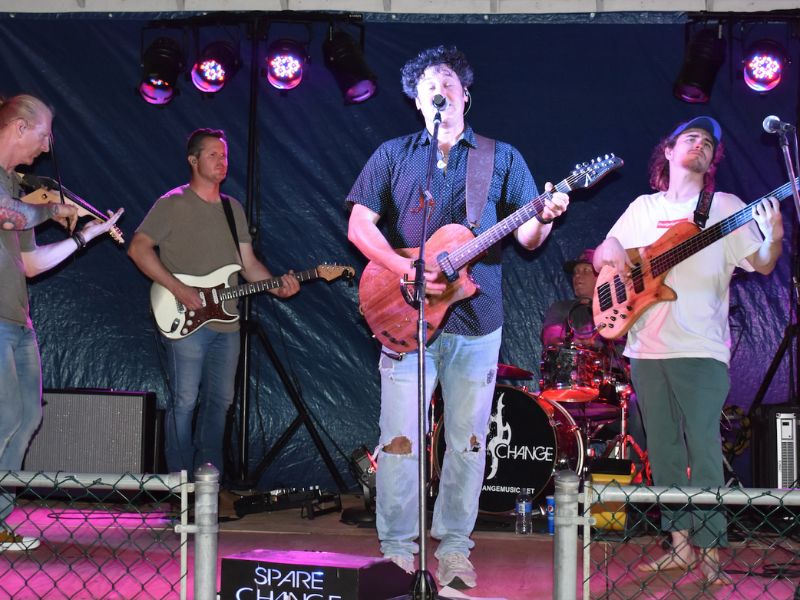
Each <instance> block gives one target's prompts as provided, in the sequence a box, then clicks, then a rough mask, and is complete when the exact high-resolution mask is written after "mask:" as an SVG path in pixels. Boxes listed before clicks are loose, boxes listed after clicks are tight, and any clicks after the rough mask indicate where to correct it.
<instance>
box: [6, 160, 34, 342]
mask: <svg viewBox="0 0 800 600" xmlns="http://www.w3.org/2000/svg"><path fill="white" fill-rule="evenodd" d="M0 187H2V188H3V189H4V190H5V191H6V192H7V193H8V194H9V195H10V196H11V197H12V198H18V197H19V195H20V187H19V181H18V179H17V176H16V175H14V174H11V175H9V174H8V173H6V171H5V170H3V169H0ZM34 249H36V238H35V237H34V234H33V229H26V230H25V231H6V230H3V229H0V319H2V320H3V321H9V322H11V323H15V324H17V325H22V326H23V327H28V328H30V329H33V323H32V322H31V316H30V310H29V306H28V283H27V280H26V278H25V267H24V266H23V264H22V253H23V252H31V251H33V250H34Z"/></svg>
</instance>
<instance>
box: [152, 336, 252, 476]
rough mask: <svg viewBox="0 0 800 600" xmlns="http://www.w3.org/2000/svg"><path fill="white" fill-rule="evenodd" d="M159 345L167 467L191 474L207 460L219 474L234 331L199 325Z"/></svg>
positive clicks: (229, 400) (235, 351) (234, 362)
mask: <svg viewBox="0 0 800 600" xmlns="http://www.w3.org/2000/svg"><path fill="white" fill-rule="evenodd" d="M164 343H165V346H166V353H167V368H168V374H169V385H170V391H171V392H172V398H171V400H170V402H168V403H167V410H166V415H165V417H166V418H165V422H164V432H165V433H164V438H165V444H164V446H165V448H164V453H165V455H166V459H167V469H168V470H169V471H170V473H174V472H177V471H181V470H183V469H185V470H186V471H188V472H189V476H190V477H192V476H193V475H194V470H195V468H197V467H198V466H200V465H202V464H204V463H207V462H210V463H211V464H212V465H214V466H215V467H217V469H219V471H220V473H222V471H223V468H224V461H223V451H222V444H223V437H224V435H225V421H226V419H227V415H228V408H229V407H230V405H231V403H232V402H233V395H234V386H235V378H236V366H237V363H238V361H239V332H238V331H233V332H225V333H221V332H218V331H213V330H211V329H209V328H208V327H203V328H201V329H199V330H197V331H195V332H194V333H193V334H192V335H190V336H189V337H186V338H183V339H180V340H169V339H165V340H164ZM195 409H196V410H197V416H196V417H195ZM193 423H194V428H193V427H192V424H193ZM193 430H194V434H193V433H192V432H193Z"/></svg>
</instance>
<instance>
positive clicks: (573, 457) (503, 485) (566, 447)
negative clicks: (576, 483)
mask: <svg viewBox="0 0 800 600" xmlns="http://www.w3.org/2000/svg"><path fill="white" fill-rule="evenodd" d="M485 449H486V470H485V473H484V478H483V485H482V487H481V495H480V500H479V502H478V508H479V509H480V510H481V511H482V512H486V513H507V512H511V511H513V510H514V500H515V499H516V497H517V494H518V493H519V492H520V489H525V490H527V491H528V493H529V494H531V496H532V497H533V499H537V498H538V499H540V500H541V501H542V502H543V501H544V497H545V496H546V495H547V494H548V493H551V492H552V490H553V485H554V481H553V474H554V473H555V471H556V470H557V469H567V468H568V469H571V470H573V471H575V472H576V473H580V472H581V471H582V469H583V457H584V443H583V438H582V436H581V433H580V431H579V429H578V427H577V426H576V425H575V421H574V420H573V419H572V417H571V416H570V414H569V413H568V412H567V411H566V410H565V409H564V408H563V407H562V406H560V405H559V404H558V403H556V402H552V401H550V400H547V399H546V398H541V397H539V398H537V397H536V396H534V395H532V394H530V393H528V392H526V391H524V390H521V389H519V388H515V387H511V386H507V385H498V386H496V387H495V390H494V398H493V400H492V417H491V422H490V424H489V434H488V435H487V437H486V446H485ZM431 451H432V453H433V458H434V465H433V466H434V473H435V476H436V477H438V476H439V475H440V473H441V465H442V461H443V459H444V451H445V441H444V422H443V419H441V418H440V419H439V420H437V422H436V425H435V426H434V431H433V444H432V447H431Z"/></svg>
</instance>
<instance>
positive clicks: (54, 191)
mask: <svg viewBox="0 0 800 600" xmlns="http://www.w3.org/2000/svg"><path fill="white" fill-rule="evenodd" d="M20 176H21V178H22V181H21V183H22V187H23V189H26V191H27V190H30V191H29V193H28V194H26V195H25V196H23V197H22V198H20V200H22V202H27V203H28V204H48V203H50V202H61V194H63V195H64V202H65V203H66V204H72V205H73V206H75V207H76V208H77V209H78V217H92V218H93V219H97V220H99V221H103V222H105V221H108V215H104V214H103V213H102V212H101V211H99V210H98V209H96V208H95V207H94V206H92V205H91V204H89V203H88V202H87V201H86V200H84V199H83V198H81V197H80V196H78V194H76V193H75V192H72V191H70V190H68V189H67V188H66V187H65V186H63V185H62V186H59V185H58V182H57V181H55V180H54V179H50V178H49V177H38V176H35V175H29V174H25V175H21V174H20ZM59 187H60V189H61V193H59ZM108 235H110V236H111V238H112V239H113V240H114V241H115V242H117V243H118V244H124V243H125V238H124V237H123V236H122V230H120V228H119V227H117V226H116V225H113V226H112V227H111V229H109V230H108Z"/></svg>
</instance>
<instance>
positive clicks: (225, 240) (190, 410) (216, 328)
mask: <svg viewBox="0 0 800 600" xmlns="http://www.w3.org/2000/svg"><path fill="white" fill-rule="evenodd" d="M187 159H188V163H189V168H190V169H191V173H192V175H191V179H190V180H189V183H188V184H186V185H182V186H180V187H178V188H175V189H174V190H172V191H170V192H167V194H165V195H164V196H162V197H161V198H159V199H158V200H157V201H156V203H155V204H154V205H153V208H151V209H150V212H149V213H148V214H147V216H146V217H145V218H144V221H142V224H141V225H140V226H139V228H138V229H137V230H136V234H135V235H134V237H133V240H131V245H130V249H129V251H128V255H129V256H130V257H131V258H132V259H133V262H135V263H136V266H138V267H139V269H141V271H142V272H143V273H144V274H145V275H147V276H148V277H149V278H150V279H152V280H153V281H154V282H156V283H158V284H159V285H161V286H163V287H164V288H166V289H167V290H169V291H170V292H171V293H172V295H173V296H174V297H175V298H176V299H177V300H178V301H179V302H180V303H181V304H182V305H183V306H184V307H185V308H186V309H187V310H189V311H191V310H199V309H200V308H201V307H202V306H203V304H202V300H201V297H200V294H199V293H198V291H197V289H196V288H194V287H192V286H190V285H187V284H185V283H183V282H182V281H181V280H180V279H178V278H177V277H175V276H174V275H173V273H184V274H189V275H195V276H201V275H206V274H208V273H211V272H212V271H214V270H216V269H218V268H220V267H223V266H225V265H230V264H238V265H241V267H242V269H241V271H239V274H240V275H241V276H242V277H243V278H244V279H246V280H247V281H259V280H264V279H270V278H272V275H271V273H270V272H269V270H268V269H267V267H265V266H264V265H263V264H262V263H261V262H260V261H259V260H258V259H257V258H256V256H255V253H254V252H253V247H252V244H251V237H250V233H249V232H248V229H247V221H246V217H245V214H244V210H243V209H242V206H241V204H239V202H237V201H236V200H234V199H232V198H228V197H227V196H223V195H222V194H221V193H220V185H221V184H222V182H223V181H224V180H225V177H226V176H227V174H228V144H227V141H226V139H225V133H224V132H223V131H218V130H213V129H198V130H197V131H195V132H194V133H192V135H191V136H190V137H189V141H188V144H187ZM224 200H227V201H228V206H229V208H230V211H231V219H232V220H233V222H234V223H235V231H236V237H237V238H238V246H237V244H236V243H235V241H234V235H233V231H232V230H231V226H230V225H229V221H228V218H227V217H226V209H225V206H224V204H225V202H224ZM156 248H158V253H157V252H156ZM231 277H232V279H235V277H236V275H235V274H234V273H232V274H231ZM282 280H283V281H282V283H283V285H281V286H280V287H275V288H273V289H271V290H270V293H272V294H274V295H275V296H278V297H280V298H288V297H289V296H292V295H293V294H296V293H297V291H298V290H299V288H300V284H299V283H298V281H297V279H296V278H295V277H293V276H292V275H290V274H286V275H284V276H283V278H282ZM232 283H233V282H232V281H231V282H229V284H232ZM229 304H230V307H229V308H228V313H232V312H233V309H234V308H235V300H232V301H230V302H229ZM162 340H163V342H164V344H165V347H166V353H167V366H168V374H169V385H170V388H171V392H172V399H171V401H170V402H169V403H168V405H167V410H166V421H165V424H164V429H165V432H166V433H165V455H166V459H167V468H168V469H169V470H170V472H175V471H180V470H182V469H186V470H187V471H188V472H189V474H190V476H191V475H192V474H193V473H194V469H195V468H196V467H197V466H198V465H200V464H203V463H206V462H210V463H212V464H213V465H214V466H215V467H217V469H219V471H220V473H222V472H223V468H224V465H223V454H222V442H223V435H224V431H225V419H226V415H227V412H228V407H229V406H230V404H231V403H232V402H233V395H234V379H235V376H236V365H237V363H238V358H239V323H238V321H231V322H213V323H208V325H207V326H206V327H202V328H200V329H198V330H197V331H195V332H194V333H193V334H192V335H190V336H188V337H184V338H179V339H167V338H162ZM198 394H199V396H200V397H199V398H198ZM198 402H199V405H200V408H199V411H198V416H197V422H196V423H195V425H194V428H193V427H192V422H193V419H194V412H195V409H196V408H197V407H198ZM193 429H194V432H195V435H193V434H192V431H193Z"/></svg>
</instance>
